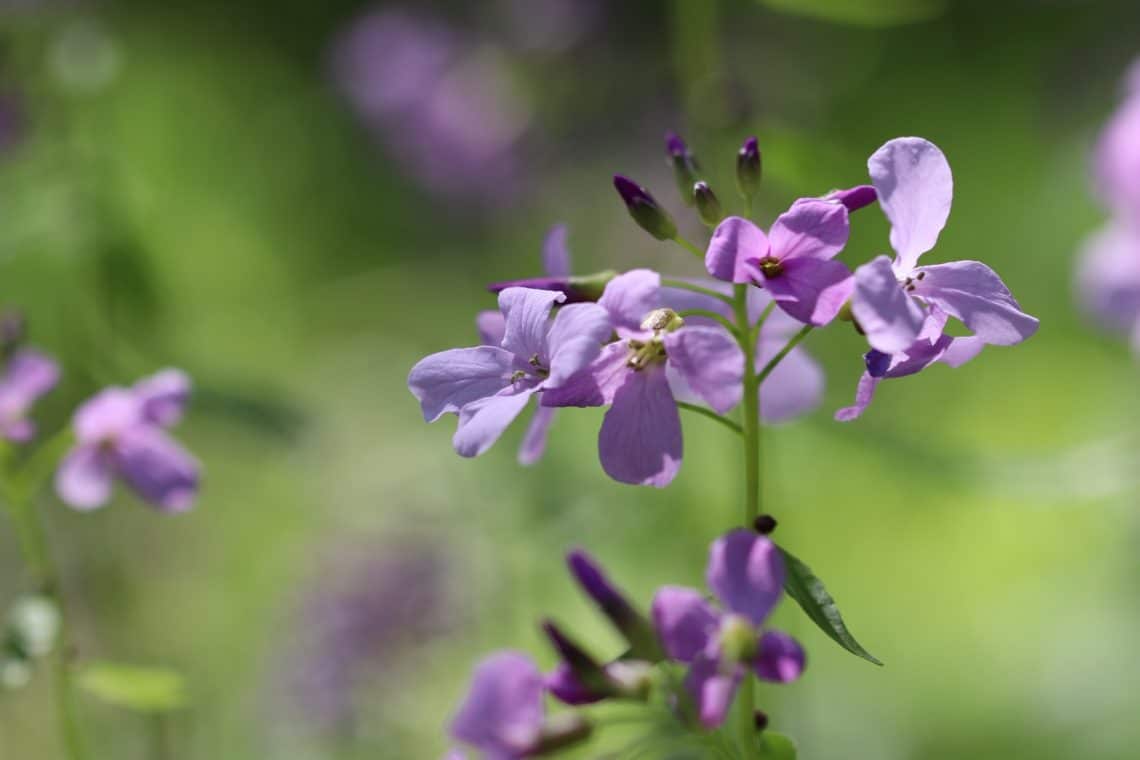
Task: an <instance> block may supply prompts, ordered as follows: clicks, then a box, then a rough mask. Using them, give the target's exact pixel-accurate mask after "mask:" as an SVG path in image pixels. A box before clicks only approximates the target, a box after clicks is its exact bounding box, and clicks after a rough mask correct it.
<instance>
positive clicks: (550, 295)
mask: <svg viewBox="0 0 1140 760" xmlns="http://www.w3.org/2000/svg"><path fill="white" fill-rule="evenodd" d="M565 300H566V296H565V295H563V294H562V293H559V292H557V291H553V290H535V289H534V288H507V289H506V290H504V291H503V292H501V293H499V309H500V310H501V311H502V312H503V317H504V318H505V319H506V327H505V329H504V330H503V343H502V346H503V348H505V349H506V350H508V351H510V352H511V353H512V354H514V355H515V356H517V357H519V358H520V359H522V360H523V361H527V360H528V359H530V357H532V356H547V350H546V334H547V332H548V331H549V330H550V310H551V309H552V308H554V304H556V303H561V302H562V301H565Z"/></svg>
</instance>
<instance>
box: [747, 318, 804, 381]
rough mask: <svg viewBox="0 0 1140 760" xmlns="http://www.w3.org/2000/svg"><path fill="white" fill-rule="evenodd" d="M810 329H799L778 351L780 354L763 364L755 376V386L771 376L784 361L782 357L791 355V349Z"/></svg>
mask: <svg viewBox="0 0 1140 760" xmlns="http://www.w3.org/2000/svg"><path fill="white" fill-rule="evenodd" d="M812 329H813V327H812V325H804V326H803V327H802V328H800V331H799V332H798V333H796V334H795V335H793V336H792V339H791V340H789V341H788V344H787V345H786V346H784V347H783V348H781V349H780V353H778V354H776V355H775V356H773V357H772V360H771V361H769V362H768V363H767V364H765V365H764V368H763V369H762V370H760V372H758V373H757V374H756V382H757V384H759V383H762V382H764V380H766V379H767V378H768V375H770V374H772V370H774V369H776V366H777V365H778V364H779V363H780V362H782V361H783V360H784V357H785V356H787V355H788V354H789V353H791V351H792V349H793V348H795V347H796V346H797V345H799V343H800V341H801V340H803V339H804V338H806V337H807V335H808V333H810V332H811V331H812Z"/></svg>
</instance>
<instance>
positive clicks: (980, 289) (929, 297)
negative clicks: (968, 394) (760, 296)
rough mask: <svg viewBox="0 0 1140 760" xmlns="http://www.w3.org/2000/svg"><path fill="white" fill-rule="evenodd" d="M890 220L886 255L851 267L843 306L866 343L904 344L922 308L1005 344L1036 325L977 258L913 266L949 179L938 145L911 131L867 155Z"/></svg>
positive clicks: (897, 347) (936, 228)
mask: <svg viewBox="0 0 1140 760" xmlns="http://www.w3.org/2000/svg"><path fill="white" fill-rule="evenodd" d="M867 166H868V169H869V170H870V173H871V180H872V182H873V183H874V186H875V190H876V192H877V193H878V197H879V205H880V206H881V207H882V209H883V212H884V213H885V214H886V216H887V219H888V220H889V221H890V223H891V247H893V248H894V249H895V252H896V254H897V256H896V258H895V260H894V262H892V261H891V260H890V259H889V258H887V257H886V256H879V257H878V258H876V259H874V260H873V261H871V262H870V263H868V264H864V265H863V266H861V267H859V268H858V269H857V270H856V272H855V293H854V296H853V298H852V302H851V310H852V313H853V314H854V317H855V319H856V320H857V321H858V324H859V326H860V328H861V329H862V330H863V332H864V333H865V334H866V335H867V342H868V343H870V344H871V347H872V348H874V349H876V350H878V351H881V352H884V353H888V354H890V353H895V352H899V351H906V350H908V348H909V347H910V346H912V345H913V344H914V343H915V341H916V340H917V339H918V337H919V334H920V332H921V331H922V329H923V326H924V324H925V323H926V318H927V314H928V312H929V311H930V310H932V309H934V310H939V311H942V312H944V313H946V314H948V315H949V316H952V317H954V318H956V319H958V320H960V321H961V322H963V323H964V324H965V325H966V326H967V327H968V328H970V329H971V330H973V332H974V335H975V336H976V337H977V338H978V340H979V341H980V342H981V343H985V344H992V345H1001V346H1009V345H1013V344H1015V343H1020V342H1021V341H1023V340H1025V339H1026V338H1028V337H1030V336H1031V335H1033V333H1035V332H1036V331H1037V325H1038V321H1037V319H1036V318H1034V317H1031V316H1029V315H1028V314H1025V313H1024V312H1022V311H1021V307H1020V306H1019V305H1018V303H1017V301H1016V300H1014V298H1013V296H1012V295H1011V294H1010V292H1009V289H1008V288H1007V287H1006V286H1005V283H1003V282H1002V281H1001V278H999V277H998V276H997V274H996V273H995V272H994V271H993V270H992V269H990V268H989V267H987V266H986V265H985V264H982V263H981V262H978V261H954V262H950V263H947V264H935V265H932V266H924V267H920V266H918V258H919V257H920V256H921V255H922V254H923V253H925V252H927V251H929V250H930V249H931V248H933V247H934V245H935V243H936V242H937V241H938V235H939V233H940V232H941V231H942V228H943V226H945V224H946V219H947V217H948V216H949V215H950V202H951V199H952V196H953V188H954V183H953V178H952V176H951V174H950V165H949V164H948V163H947V161H946V157H945V156H944V155H943V154H942V151H940V150H939V149H938V147H937V146H935V145H934V144H933V143H931V142H929V141H927V140H923V139H921V138H917V137H903V138H898V139H895V140H891V141H890V142H888V143H886V144H885V145H884V146H883V147H881V148H879V150H877V151H876V152H875V153H874V154H873V155H872V156H871V158H870V159H869V160H868V162H867Z"/></svg>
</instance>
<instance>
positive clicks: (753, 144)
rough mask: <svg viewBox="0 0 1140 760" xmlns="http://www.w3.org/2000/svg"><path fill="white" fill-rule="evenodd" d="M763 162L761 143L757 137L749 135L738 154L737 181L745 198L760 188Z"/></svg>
mask: <svg viewBox="0 0 1140 760" xmlns="http://www.w3.org/2000/svg"><path fill="white" fill-rule="evenodd" d="M763 171H764V167H763V162H762V158H761V156H760V143H759V141H758V140H757V139H756V138H755V137H749V138H748V139H747V140H745V141H744V145H742V146H740V152H739V153H737V154H736V183H737V185H738V186H739V187H740V193H741V195H743V196H744V197H745V198H751V197H752V196H753V195H755V194H756V191H757V190H758V189H760V179H761V177H762V176H763Z"/></svg>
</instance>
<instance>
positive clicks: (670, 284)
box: [661, 277, 736, 306]
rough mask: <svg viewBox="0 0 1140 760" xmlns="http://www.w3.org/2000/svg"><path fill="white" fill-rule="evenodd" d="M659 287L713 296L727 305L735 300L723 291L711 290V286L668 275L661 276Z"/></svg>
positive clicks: (731, 304)
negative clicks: (673, 278) (674, 278)
mask: <svg viewBox="0 0 1140 760" xmlns="http://www.w3.org/2000/svg"><path fill="white" fill-rule="evenodd" d="M661 287H663V288H677V289H678V290H688V291H691V292H693V293H700V294H701V295H702V296H708V297H709V298H715V299H717V300H718V301H724V302H725V303H726V304H728V305H729V306H733V305H735V303H736V301H735V300H733V298H732V297H731V296H726V295H725V294H724V293H721V292H719V291H716V290H713V289H712V288H706V287H704V286H702V285H697V284H696V283H693V282H689V281H687V280H672V279H669V278H668V277H662V278H661Z"/></svg>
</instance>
